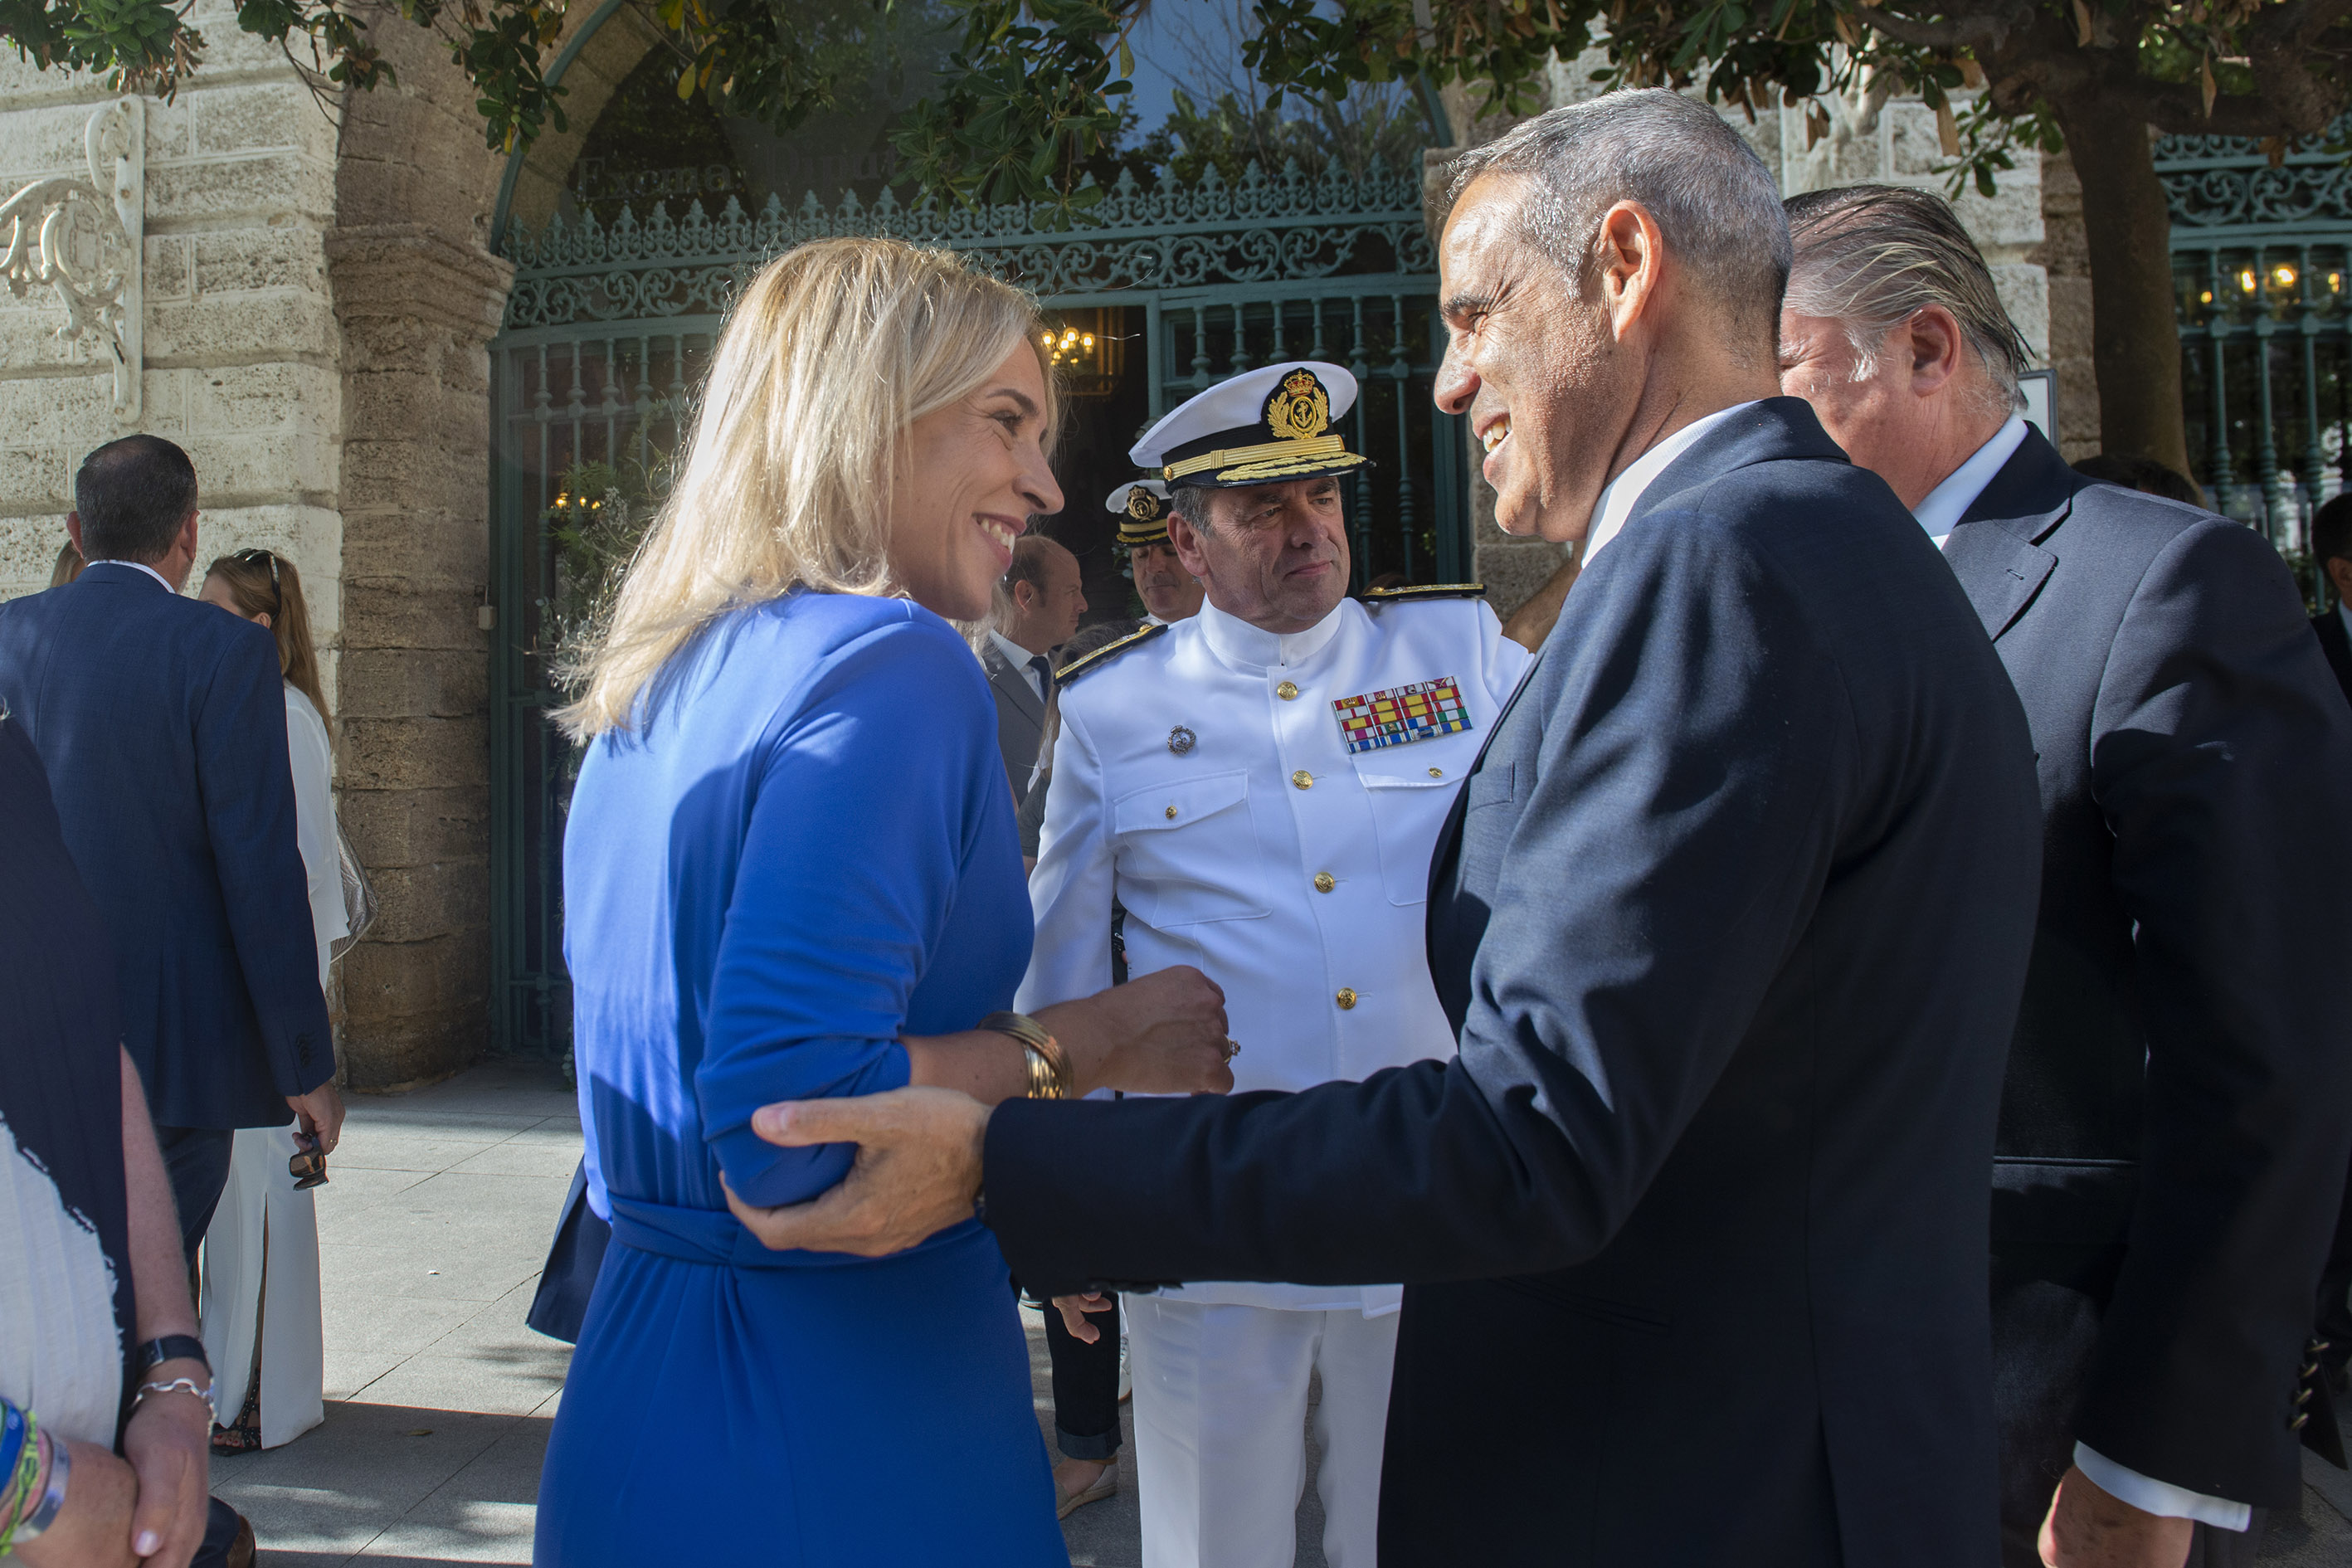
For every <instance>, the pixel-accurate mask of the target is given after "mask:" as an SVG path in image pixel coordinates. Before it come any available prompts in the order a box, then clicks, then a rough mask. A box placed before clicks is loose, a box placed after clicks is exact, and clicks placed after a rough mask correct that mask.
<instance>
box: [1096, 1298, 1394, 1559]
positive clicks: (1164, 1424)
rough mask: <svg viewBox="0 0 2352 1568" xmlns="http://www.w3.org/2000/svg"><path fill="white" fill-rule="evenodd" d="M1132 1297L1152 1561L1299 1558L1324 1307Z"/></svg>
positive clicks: (1140, 1458)
mask: <svg viewBox="0 0 2352 1568" xmlns="http://www.w3.org/2000/svg"><path fill="white" fill-rule="evenodd" d="M1127 1307H1128V1330H1127V1331H1128V1342H1129V1367H1130V1370H1131V1372H1132V1373H1133V1376H1134V1383H1135V1454H1136V1489H1137V1501H1138V1503H1139V1507H1140V1510H1141V1512H1142V1515H1143V1568H1290V1565H1291V1561H1292V1558H1293V1555H1294V1548H1295V1547H1296V1545H1297V1532H1298V1524H1297V1511H1298V1498H1299V1493H1300V1491H1301V1489H1303V1488H1304V1487H1305V1485H1306V1479H1307V1455H1306V1448H1305V1432H1306V1425H1307V1376H1308V1373H1310V1372H1311V1371H1312V1369H1313V1367H1314V1364H1315V1346H1316V1341H1317V1338H1318V1334H1319V1333H1320V1331H1321V1329H1322V1324H1323V1319H1324V1316H1325V1314H1323V1313H1321V1312H1282V1311H1275V1310H1269V1309H1266V1308H1263V1307H1225V1306H1214V1305H1211V1304H1208V1303H1205V1302H1198V1301H1162V1300H1158V1299H1157V1298H1154V1297H1150V1296H1133V1297H1129V1298H1127ZM1383 1388H1384V1389H1385V1384H1383ZM1373 1459H1374V1463H1375V1465H1377V1463H1378V1460H1379V1450H1378V1448H1377V1447H1375V1448H1374V1450H1373ZM1373 1486H1374V1488H1375V1489H1376V1490H1377V1489H1378V1486H1379V1472H1378V1470H1377V1469H1375V1471H1374V1472H1373ZM1370 1561H1371V1559H1370V1555H1369V1554H1367V1555H1366V1556H1365V1557H1364V1558H1363V1559H1362V1562H1363V1563H1366V1564H1369V1563H1370Z"/></svg>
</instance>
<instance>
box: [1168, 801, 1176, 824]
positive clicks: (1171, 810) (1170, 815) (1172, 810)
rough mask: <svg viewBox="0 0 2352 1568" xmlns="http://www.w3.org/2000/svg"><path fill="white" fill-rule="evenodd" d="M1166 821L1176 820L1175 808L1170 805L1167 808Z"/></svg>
mask: <svg viewBox="0 0 2352 1568" xmlns="http://www.w3.org/2000/svg"><path fill="white" fill-rule="evenodd" d="M1168 820H1169V821H1171V822H1173V821H1175V820H1176V808H1175V807H1174V806H1172V805H1171V806H1170V807H1169V808H1168Z"/></svg>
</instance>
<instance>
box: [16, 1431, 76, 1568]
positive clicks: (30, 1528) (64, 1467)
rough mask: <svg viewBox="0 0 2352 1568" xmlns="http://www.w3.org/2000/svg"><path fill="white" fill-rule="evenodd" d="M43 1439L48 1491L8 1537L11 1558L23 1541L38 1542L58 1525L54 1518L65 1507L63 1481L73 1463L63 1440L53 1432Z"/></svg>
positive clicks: (64, 1482) (64, 1484)
mask: <svg viewBox="0 0 2352 1568" xmlns="http://www.w3.org/2000/svg"><path fill="white" fill-rule="evenodd" d="M47 1436H48V1439H49V1485H48V1489H47V1490H46V1491H44V1492H42V1493H41V1506H40V1507H38V1508H37V1509H35V1510H33V1511H32V1512H31V1513H30V1514H28V1515H26V1517H25V1518H24V1519H22V1520H19V1521H17V1523H16V1533H15V1534H14V1535H12V1536H11V1537H9V1542H8V1544H9V1548H10V1551H9V1555H11V1556H14V1555H15V1554H16V1552H15V1549H16V1547H19V1546H22V1545H24V1544H25V1542H27V1541H37V1540H39V1539H40V1537H41V1532H42V1531H45V1530H47V1529H48V1528H49V1526H51V1525H52V1524H55V1523H56V1522H57V1521H58V1513H59V1512H60V1511H61V1510H63V1509H64V1508H65V1506H66V1477H67V1476H68V1474H69V1473H70V1472H71V1471H72V1469H73V1461H72V1459H71V1458H69V1457H68V1454H67V1453H66V1440H65V1438H64V1437H63V1436H60V1435H59V1434H58V1433H55V1432H52V1433H49V1434H48V1435H47Z"/></svg>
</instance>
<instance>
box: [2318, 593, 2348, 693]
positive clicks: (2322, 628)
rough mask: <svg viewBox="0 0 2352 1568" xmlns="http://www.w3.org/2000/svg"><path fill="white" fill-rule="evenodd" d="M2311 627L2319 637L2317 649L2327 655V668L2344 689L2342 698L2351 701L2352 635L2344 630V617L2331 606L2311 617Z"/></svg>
mask: <svg viewBox="0 0 2352 1568" xmlns="http://www.w3.org/2000/svg"><path fill="white" fill-rule="evenodd" d="M2311 629H2312V632H2313V634H2314V635H2315V636H2316V637H2318V638H2319V650H2320V652H2322V653H2324V654H2326V656H2327V668H2329V669H2331V670H2333V671H2334V672H2335V674H2336V685H2338V686H2340V687H2342V688H2343V689H2344V700H2346V701H2347V702H2352V636H2347V634H2346V633H2345V630H2344V617H2343V616H2341V615H2338V614H2337V613H2336V610H2335V609H2334V608H2333V607H2330V608H2328V609H2326V610H2322V611H2321V612H2320V613H2319V614H2318V615H2315V616H2312V617H2311Z"/></svg>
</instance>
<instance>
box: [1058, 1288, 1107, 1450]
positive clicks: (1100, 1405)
mask: <svg viewBox="0 0 2352 1568" xmlns="http://www.w3.org/2000/svg"><path fill="white" fill-rule="evenodd" d="M1109 1300H1111V1302H1112V1304H1113V1305H1112V1310H1109V1311H1108V1312H1089V1313H1087V1318H1088V1320H1089V1321H1092V1322H1093V1323H1094V1325H1095V1327H1096V1328H1097V1329H1098V1330H1100V1331H1101V1333H1100V1337H1099V1338H1097V1340H1096V1341H1095V1342H1094V1343H1092V1344H1087V1343H1086V1342H1084V1341H1082V1340H1080V1339H1078V1338H1077V1337H1076V1335H1074V1334H1072V1333H1071V1332H1070V1331H1069V1330H1067V1329H1066V1328H1064V1327H1063V1326H1062V1314H1061V1313H1060V1311H1058V1310H1056V1309H1055V1307H1054V1305H1053V1303H1051V1302H1050V1301H1049V1302H1047V1303H1046V1305H1045V1353H1046V1355H1047V1356H1048V1357H1049V1358H1051V1360H1052V1361H1053V1363H1054V1439H1055V1444H1056V1446H1057V1447H1060V1448H1061V1450H1062V1452H1063V1453H1064V1454H1066V1455H1067V1456H1068V1457H1069V1458H1073V1459H1108V1458H1112V1457H1114V1456H1115V1455H1117V1454H1118V1444H1119V1436H1118V1306H1117V1303H1118V1297H1116V1296H1113V1297H1110V1298H1109Z"/></svg>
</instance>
